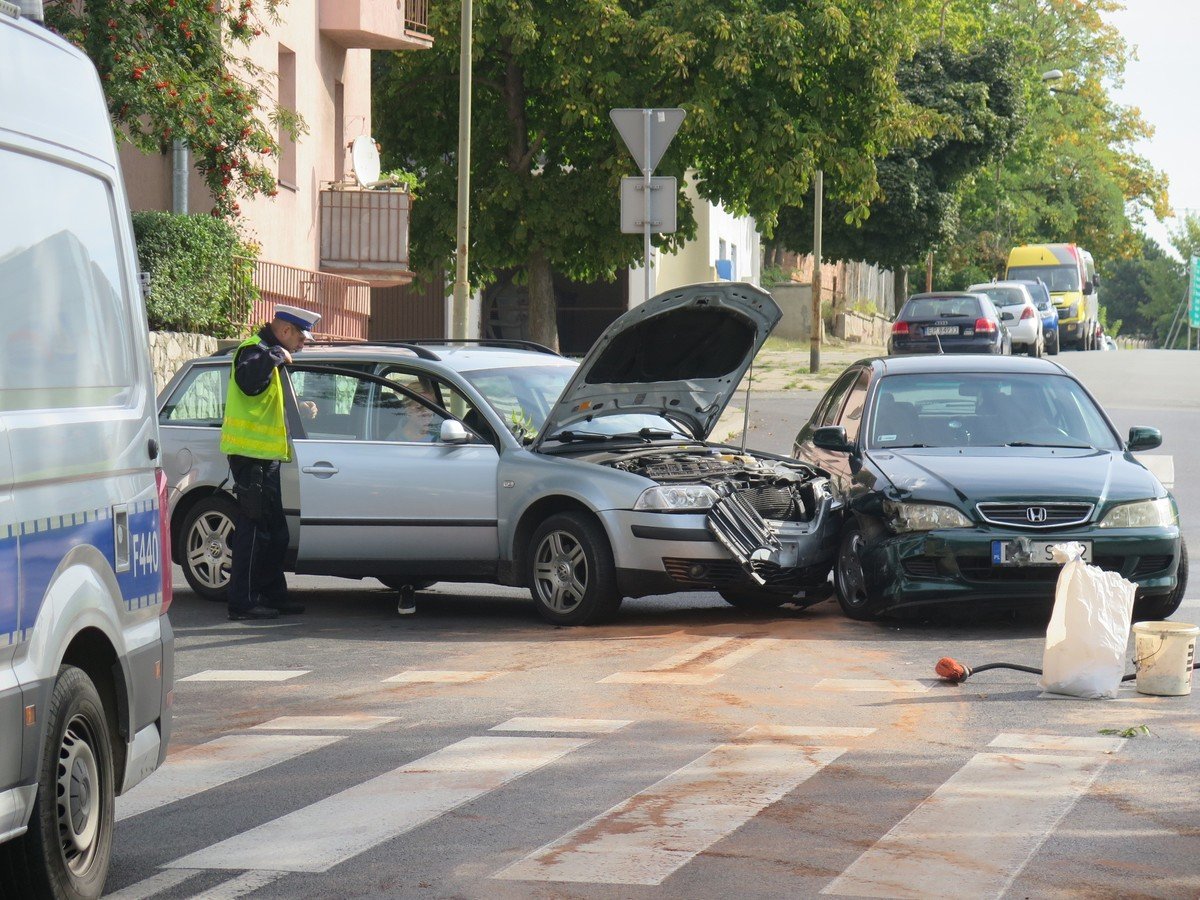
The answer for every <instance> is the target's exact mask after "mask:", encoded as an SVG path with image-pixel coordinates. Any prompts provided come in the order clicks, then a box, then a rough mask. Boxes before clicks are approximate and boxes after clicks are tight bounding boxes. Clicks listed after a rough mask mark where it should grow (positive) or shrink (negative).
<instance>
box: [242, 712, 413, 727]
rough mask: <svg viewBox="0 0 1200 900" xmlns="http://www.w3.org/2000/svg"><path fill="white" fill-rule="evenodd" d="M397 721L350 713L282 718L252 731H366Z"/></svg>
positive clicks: (260, 725) (383, 717)
mask: <svg viewBox="0 0 1200 900" xmlns="http://www.w3.org/2000/svg"><path fill="white" fill-rule="evenodd" d="M395 721H396V717H395V716H368V715H366V714H365V713H350V714H349V715H345V716H280V717H279V718H277V719H271V720H270V721H269V722H263V723H261V724H259V725H255V726H254V727H253V728H252V729H251V731H365V730H366V729H368V728H378V727H379V726H380V725H386V724H387V723H388V722H395Z"/></svg>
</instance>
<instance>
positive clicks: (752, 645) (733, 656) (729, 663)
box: [705, 638, 779, 669]
mask: <svg viewBox="0 0 1200 900" xmlns="http://www.w3.org/2000/svg"><path fill="white" fill-rule="evenodd" d="M778 643H779V639H778V638H760V639H759V640H757V641H749V642H747V643H744V644H742V645H741V646H740V647H738V648H737V649H736V650H734V651H733V652H732V653H726V654H725V655H724V656H722V657H720V658H718V659H714V660H713V661H712V662H710V663H708V664H707V665H706V666H705V668H707V669H732V668H733V667H734V666H736V665H737V664H738V663H740V662H743V661H744V660H747V659H749V658H750V657H751V656H754V655H755V654H756V653H759V652H760V651H763V650H766V649H767V648H769V647H773V646H775V645H776V644H778Z"/></svg>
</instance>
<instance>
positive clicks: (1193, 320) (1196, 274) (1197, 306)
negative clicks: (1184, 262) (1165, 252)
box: [1188, 256, 1200, 328]
mask: <svg viewBox="0 0 1200 900" xmlns="http://www.w3.org/2000/svg"><path fill="white" fill-rule="evenodd" d="M1188 271H1189V274H1190V276H1191V279H1190V281H1189V283H1188V327H1190V328H1200V256H1193V257H1192V258H1191V259H1189V260H1188Z"/></svg>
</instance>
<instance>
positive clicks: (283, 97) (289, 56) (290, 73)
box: [276, 44, 296, 190]
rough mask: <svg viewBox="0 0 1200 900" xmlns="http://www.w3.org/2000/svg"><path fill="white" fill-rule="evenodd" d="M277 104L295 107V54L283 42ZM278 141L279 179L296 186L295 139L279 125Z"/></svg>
mask: <svg viewBox="0 0 1200 900" xmlns="http://www.w3.org/2000/svg"><path fill="white" fill-rule="evenodd" d="M278 71H279V87H278V96H279V105H280V106H281V107H283V108H284V109H290V110H295V109H296V54H295V53H293V52H292V51H291V50H289V49H288V48H287V47H285V46H283V44H280V45H279V64H278ZM276 138H277V139H278V141H279V181H280V183H281V184H284V185H286V186H287V187H289V188H292V189H293V190H295V188H296V141H295V139H294V138H293V137H292V136H291V135H290V134H288V133H287V130H286V129H285V128H284V127H283V126H282V125H280V126H279V133H278V135H276Z"/></svg>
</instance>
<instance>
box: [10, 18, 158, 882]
mask: <svg viewBox="0 0 1200 900" xmlns="http://www.w3.org/2000/svg"><path fill="white" fill-rule="evenodd" d="M36 7H40V3H33V2H31V0H23V2H22V3H21V5H20V6H18V5H16V4H14V3H12V2H7V0H0V85H3V86H4V91H3V96H2V99H0V173H2V174H3V178H4V185H3V189H2V190H0V896H16V897H42V896H44V897H98V896H100V894H101V893H102V891H103V889H104V882H105V878H106V876H107V874H108V868H109V859H110V855H111V850H112V842H113V810H114V797H115V796H116V795H118V794H120V793H122V792H124V791H127V790H129V789H130V788H131V787H133V786H134V785H135V784H137V783H138V782H139V781H141V780H142V779H144V778H145V777H146V776H147V775H149V774H150V773H151V772H153V771H154V770H155V769H156V768H157V767H158V766H159V764H160V763H161V762H162V760H163V757H164V755H165V754H166V748H167V739H168V737H169V735H170V706H171V701H172V698H173V695H172V671H173V658H174V657H173V654H174V649H173V648H174V638H173V636H172V632H171V626H170V624H169V622H168V620H167V616H166V612H167V608H168V606H169V605H170V603H171V582H170V576H171V567H170V563H169V560H170V558H171V553H170V547H169V545H168V540H169V532H168V530H167V528H166V518H165V516H164V515H163V514H162V512H163V511H165V509H166V479H165V477H164V475H163V472H162V470H161V469H159V468H158V465H159V444H158V426H157V422H156V419H155V406H154V381H153V376H152V373H151V368H150V358H149V349H148V337H147V334H148V333H147V327H146V314H145V309H144V307H143V304H142V300H141V295H140V290H139V285H138V270H137V257H136V254H135V251H134V243H133V232H132V226H131V222H130V216H129V211H128V204H127V201H126V198H125V190H124V186H123V185H122V182H121V176H120V170H119V168H118V162H117V155H116V148H115V146H114V142H113V133H112V126H111V124H110V122H109V118H108V114H107V110H106V107H105V103H104V97H103V95H102V93H101V90H100V80H99V78H98V77H97V74H96V70H95V68H94V67H93V66H92V64H91V63H90V62H89V61H88V59H87V57H86V56H84V55H83V54H82V53H81V52H79V51H78V50H76V49H75V48H73V47H72V46H71V45H69V44H68V43H67V42H65V41H64V40H62V39H61V38H59V37H57V36H56V35H54V34H52V33H51V32H49V31H47V30H46V29H45V28H44V27H42V25H41V24H40V23H39V19H40V9H37V8H36ZM22 9H24V12H22Z"/></svg>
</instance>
